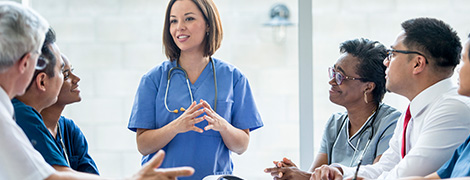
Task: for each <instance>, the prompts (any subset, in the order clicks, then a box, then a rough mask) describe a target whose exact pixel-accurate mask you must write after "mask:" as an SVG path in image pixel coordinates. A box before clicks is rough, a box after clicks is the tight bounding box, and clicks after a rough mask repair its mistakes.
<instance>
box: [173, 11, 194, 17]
mask: <svg viewBox="0 0 470 180" xmlns="http://www.w3.org/2000/svg"><path fill="white" fill-rule="evenodd" d="M192 14H195V13H193V12H188V13H185V14H184V16H187V15H192ZM170 17H176V15H170Z"/></svg>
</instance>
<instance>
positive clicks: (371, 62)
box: [339, 38, 387, 103]
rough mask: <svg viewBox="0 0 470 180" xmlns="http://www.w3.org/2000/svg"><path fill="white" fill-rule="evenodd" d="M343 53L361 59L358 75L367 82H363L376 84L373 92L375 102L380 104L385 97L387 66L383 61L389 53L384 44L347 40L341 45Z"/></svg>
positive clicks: (366, 40)
mask: <svg viewBox="0 0 470 180" xmlns="http://www.w3.org/2000/svg"><path fill="white" fill-rule="evenodd" d="M339 48H340V52H341V53H348V54H351V55H352V56H354V57H356V58H358V59H359V63H358V65H357V66H356V73H357V74H358V75H359V76H360V77H361V78H364V79H365V80H362V81H363V82H373V83H375V89H374V90H373V91H372V95H373V97H374V102H376V103H380V102H382V99H383V97H384V95H385V92H386V88H385V81H386V80H385V69H387V67H385V65H384V64H383V60H384V59H385V58H386V57H387V51H386V48H385V46H384V45H383V44H381V43H380V42H378V41H371V40H369V39H364V38H361V39H353V40H347V41H344V42H343V43H341V45H340V47H339Z"/></svg>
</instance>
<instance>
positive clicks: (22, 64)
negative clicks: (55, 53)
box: [16, 53, 32, 74]
mask: <svg viewBox="0 0 470 180" xmlns="http://www.w3.org/2000/svg"><path fill="white" fill-rule="evenodd" d="M31 55H32V54H31V53H27V54H26V55H25V56H23V57H22V58H21V59H20V60H18V62H16V64H17V67H18V71H19V72H20V73H21V74H24V73H25V72H26V70H27V69H28V67H29V66H31V65H32V63H31V62H30V61H29V58H31Z"/></svg>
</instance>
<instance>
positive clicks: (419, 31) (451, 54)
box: [401, 18, 462, 69]
mask: <svg viewBox="0 0 470 180" xmlns="http://www.w3.org/2000/svg"><path fill="white" fill-rule="evenodd" d="M401 26H402V28H403V30H404V31H405V39H404V41H403V44H404V45H405V46H406V47H407V48H409V49H411V50H417V51H420V52H422V53H423V54H425V56H426V58H427V60H428V61H430V62H434V63H435V66H436V67H450V68H452V69H454V68H455V66H457V64H459V62H460V52H461V51H462V45H461V44H460V38H459V37H458V36H457V32H456V31H455V30H453V29H452V28H451V27H450V26H449V25H448V24H446V23H444V22H443V21H441V20H438V19H434V18H415V19H410V20H407V21H405V22H403V23H402V24H401Z"/></svg>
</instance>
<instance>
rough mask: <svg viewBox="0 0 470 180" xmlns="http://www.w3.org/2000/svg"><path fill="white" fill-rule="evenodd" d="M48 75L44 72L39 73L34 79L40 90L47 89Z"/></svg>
mask: <svg viewBox="0 0 470 180" xmlns="http://www.w3.org/2000/svg"><path fill="white" fill-rule="evenodd" d="M47 79H48V77H47V75H46V73H44V72H41V73H39V74H38V75H37V76H36V78H35V79H34V84H35V85H36V87H37V88H38V90H39V91H46V84H47V83H48V82H47Z"/></svg>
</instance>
